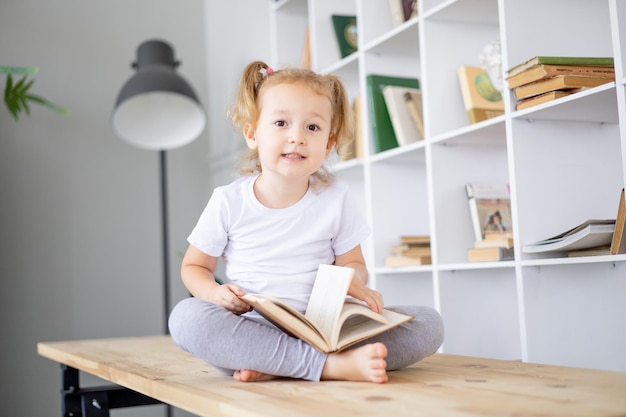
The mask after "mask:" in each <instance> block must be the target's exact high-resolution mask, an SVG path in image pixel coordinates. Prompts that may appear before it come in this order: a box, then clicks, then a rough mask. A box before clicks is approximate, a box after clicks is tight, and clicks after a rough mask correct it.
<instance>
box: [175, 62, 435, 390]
mask: <svg viewBox="0 0 626 417" xmlns="http://www.w3.org/2000/svg"><path fill="white" fill-rule="evenodd" d="M230 117H231V119H232V121H233V125H234V127H235V128H236V129H237V130H238V131H240V132H241V133H242V134H243V137H244V139H245V141H246V144H247V146H248V149H249V154H248V156H247V159H246V163H245V164H244V165H243V168H242V173H243V174H244V175H242V176H241V177H240V178H239V179H237V180H235V181H234V182H232V183H231V184H228V185H226V186H222V187H217V188H216V189H215V190H214V192H213V195H212V196H211V198H210V199H209V202H208V204H207V206H206V208H205V209H204V211H203V212H202V214H201V216H200V218H199V220H198V223H197V224H196V226H195V228H194V229H193V230H192V232H191V234H190V236H189V238H188V242H189V246H188V249H187V252H186V254H185V256H184V259H183V262H182V267H181V276H182V279H183V282H184V284H185V286H186V287H187V289H188V290H189V292H190V293H191V294H192V295H193V297H190V298H188V299H185V300H182V301H181V302H180V303H178V304H177V305H176V307H175V308H174V309H173V311H172V313H171V315H170V321H169V326H170V332H171V335H172V338H173V339H174V341H175V342H176V343H177V344H178V345H179V346H180V347H181V348H182V349H184V350H186V351H188V352H191V353H192V354H194V355H195V356H197V357H199V358H201V359H203V360H204V361H206V362H207V363H209V364H211V365H212V366H214V367H215V368H216V369H218V370H219V371H221V372H223V373H225V374H229V375H233V377H234V378H235V379H236V380H238V381H242V382H250V381H261V380H267V379H272V378H277V377H289V378H299V379H306V380H311V381H319V380H353V381H370V382H375V383H384V382H386V381H387V380H388V375H387V371H388V370H393V369H398V368H401V367H404V366H407V365H410V364H412V363H414V362H416V361H419V360H421V359H423V358H425V357H427V356H429V355H431V354H432V353H434V352H435V351H436V350H437V349H438V348H439V346H440V345H441V343H442V341H443V324H442V321H441V317H440V316H439V314H438V313H437V312H436V311H435V310H433V309H431V308H428V307H418V306H394V307H388V308H391V309H395V310H397V311H401V312H404V313H406V314H410V315H414V316H415V319H413V320H412V321H410V322H408V323H406V324H405V325H403V326H401V327H398V328H396V329H392V330H390V331H387V332H385V333H383V334H381V335H378V336H376V337H374V338H372V339H369V340H366V341H364V342H362V343H360V344H358V345H355V346H354V347H353V348H351V349H349V350H345V351H342V352H340V353H332V354H323V353H321V352H319V351H317V350H315V349H314V348H312V347H311V346H310V345H308V344H306V343H305V342H303V341H301V340H299V339H296V338H293V337H290V336H289V335H287V334H285V333H283V332H282V331H280V330H278V329H277V328H275V327H274V326H273V325H271V324H270V323H269V322H267V321H266V320H265V319H263V318H262V317H260V316H259V315H258V314H256V313H255V312H254V311H252V309H251V308H250V306H249V305H248V304H246V303H245V302H244V301H242V300H241V299H240V298H239V297H240V296H241V295H243V294H244V293H246V292H253V293H264V294H272V295H274V296H277V297H280V298H282V299H283V300H284V301H286V302H288V303H289V304H291V305H292V306H293V307H295V308H297V309H298V310H300V311H302V312H304V310H305V309H306V305H307V302H308V298H309V295H310V293H311V289H312V286H313V281H314V279H315V275H316V272H317V268H318V267H319V265H320V264H335V265H339V266H345V267H350V268H353V269H354V270H355V279H353V282H352V284H351V286H350V289H349V291H348V293H349V295H351V296H353V297H355V298H357V299H359V300H362V301H364V302H365V303H367V305H368V306H369V307H370V308H371V309H372V310H374V311H377V312H380V311H381V309H382V306H383V299H382V295H381V294H380V293H378V292H376V291H374V290H372V289H370V288H369V287H368V286H367V280H368V273H367V268H366V266H365V261H364V258H363V254H362V252H361V244H362V242H363V241H364V240H365V239H366V238H367V237H368V235H369V232H370V231H369V227H368V226H367V223H366V222H365V221H364V218H363V216H362V214H361V212H360V209H359V207H358V205H357V204H356V202H355V200H354V198H353V196H352V195H351V194H350V191H349V189H348V188H347V186H346V185H345V184H344V183H342V182H341V181H339V180H338V179H335V178H334V177H333V176H332V175H331V174H330V172H329V170H328V169H326V168H325V167H324V163H325V161H326V160H327V158H328V157H329V155H330V154H331V153H332V152H334V151H335V150H337V149H339V152H341V149H343V148H344V146H345V145H346V144H347V143H349V142H350V141H351V140H352V138H353V133H354V126H353V116H352V114H351V113H350V105H349V101H348V96H347V94H346V91H345V88H344V87H343V85H342V83H341V82H340V80H339V79H338V78H337V77H335V76H332V75H321V74H316V73H314V72H312V71H309V70H304V69H281V70H277V71H274V70H272V69H271V68H270V67H268V65H267V64H265V63H263V62H260V61H256V62H252V63H251V64H249V65H248V66H247V67H246V68H245V70H244V72H243V76H242V78H241V84H240V88H239V92H238V95H237V99H236V102H235V104H234V105H233V107H232V109H231V111H230ZM220 258H221V259H222V261H223V263H224V273H225V275H226V281H227V282H226V283H224V284H222V285H220V284H218V283H217V282H216V280H215V277H214V271H215V267H216V265H217V262H218V259H220Z"/></svg>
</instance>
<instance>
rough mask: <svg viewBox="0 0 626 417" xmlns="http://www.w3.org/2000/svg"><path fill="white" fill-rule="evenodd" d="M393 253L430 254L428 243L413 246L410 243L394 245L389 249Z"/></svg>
mask: <svg viewBox="0 0 626 417" xmlns="http://www.w3.org/2000/svg"><path fill="white" fill-rule="evenodd" d="M389 252H391V253H392V254H393V255H401V256H430V254H431V251H430V245H419V246H414V245H410V244H400V245H394V246H392V247H391V248H390V249H389Z"/></svg>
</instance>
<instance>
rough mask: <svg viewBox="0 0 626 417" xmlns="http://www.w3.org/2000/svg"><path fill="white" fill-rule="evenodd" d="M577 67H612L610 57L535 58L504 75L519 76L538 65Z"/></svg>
mask: <svg viewBox="0 0 626 417" xmlns="http://www.w3.org/2000/svg"><path fill="white" fill-rule="evenodd" d="M539 64H547V65H578V66H590V67H607V66H608V67H612V66H613V58H612V57H581V56H575V57H572V56H535V57H533V58H531V59H529V60H528V61H525V62H522V63H521V64H519V65H516V66H514V67H512V68H510V69H509V70H508V71H507V72H506V73H507V77H512V76H514V75H516V74H519V73H520V72H522V71H525V70H527V69H528V68H530V67H532V66H535V65H539Z"/></svg>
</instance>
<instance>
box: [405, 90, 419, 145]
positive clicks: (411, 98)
mask: <svg viewBox="0 0 626 417" xmlns="http://www.w3.org/2000/svg"><path fill="white" fill-rule="evenodd" d="M404 101H405V103H406V106H407V108H408V109H409V115H410V116H411V120H413V124H415V127H416V128H417V131H418V132H419V135H420V138H422V139H424V107H423V104H422V91H421V90H419V89H414V90H412V91H407V92H406V93H404Z"/></svg>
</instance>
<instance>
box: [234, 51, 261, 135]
mask: <svg viewBox="0 0 626 417" xmlns="http://www.w3.org/2000/svg"><path fill="white" fill-rule="evenodd" d="M271 72H272V70H271V69H270V67H269V66H268V65H267V64H266V63H264V62H262V61H254V62H251V63H250V64H248V65H247V66H246V68H245V69H244V71H243V74H242V76H241V81H240V83H239V90H238V92H237V99H236V100H235V103H234V105H233V106H232V107H231V109H230V111H229V117H230V119H231V121H232V123H233V127H234V128H235V130H236V131H238V132H241V130H242V129H243V126H244V125H245V124H246V123H255V122H256V120H257V118H258V109H257V105H256V100H257V98H258V96H259V90H260V88H261V85H262V84H263V81H264V80H265V78H266V77H267V74H268V73H271Z"/></svg>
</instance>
